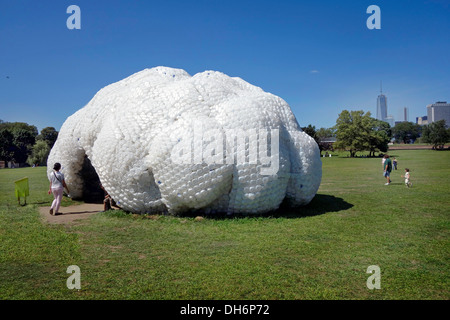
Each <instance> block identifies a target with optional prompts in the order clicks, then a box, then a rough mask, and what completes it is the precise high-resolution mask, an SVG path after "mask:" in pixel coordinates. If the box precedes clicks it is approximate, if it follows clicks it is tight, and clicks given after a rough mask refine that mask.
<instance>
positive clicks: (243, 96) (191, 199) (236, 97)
mask: <svg viewBox="0 0 450 320" xmlns="http://www.w3.org/2000/svg"><path fill="white" fill-rule="evenodd" d="M85 156H87V157H88V159H89V160H90V161H91V164H92V166H93V167H94V168H95V170H96V172H97V174H98V176H99V178H100V181H101V183H102V185H103V187H104V188H105V189H106V190H107V191H108V193H109V194H110V195H111V197H112V198H113V199H114V200H115V201H116V203H117V204H118V206H120V207H121V208H123V209H124V210H127V211H131V212H134V213H151V212H169V213H172V214H179V213H183V212H187V211H190V210H198V209H199V210H201V211H203V212H205V213H214V212H226V213H228V214H232V213H242V214H258V213H264V212H268V211H271V210H275V209H277V208H278V207H279V205H280V204H281V202H282V201H283V200H284V199H285V200H287V203H289V204H290V205H292V206H299V205H304V204H307V203H308V202H310V201H311V199H312V198H313V197H314V195H315V194H316V192H317V190H318V188H319V184H320V180H321V176H322V163H321V159H320V153H319V148H318V146H317V144H316V142H315V141H314V140H313V139H312V138H311V137H309V136H308V135H307V134H306V133H304V132H302V131H301V129H300V127H299V125H298V123H297V120H296V119H295V116H294V115H293V113H292V111H291V110H290V107H289V105H288V104H287V103H286V102H285V101H284V100H283V99H281V98H279V97H277V96H275V95H273V94H270V93H267V92H264V91H263V90H262V89H260V88H258V87H255V86H253V85H251V84H249V83H247V82H245V81H244V80H242V79H240V78H232V77H229V76H227V75H225V74H223V73H220V72H216V71H205V72H202V73H198V74H196V75H194V76H192V77H191V76H190V75H189V74H188V73H186V72H185V71H184V70H180V69H172V68H167V67H157V68H152V69H146V70H143V71H141V72H138V73H136V74H134V75H132V76H130V77H128V78H126V79H124V80H122V81H119V82H116V83H114V84H111V85H109V86H107V87H105V88H103V89H102V90H100V91H99V92H98V93H97V94H96V95H95V96H94V98H93V99H92V100H91V101H90V102H89V103H88V104H87V105H86V106H85V107H84V108H82V109H80V110H79V111H77V112H76V113H75V114H73V115H72V116H70V117H69V118H68V119H67V120H66V121H65V123H64V124H63V126H62V128H61V130H60V133H59V136H58V139H57V141H56V143H55V145H54V147H53V149H52V150H51V152H50V155H49V158H48V174H50V173H51V171H52V167H53V164H54V163H55V162H59V163H61V164H62V172H63V173H64V175H65V179H66V183H67V185H68V187H69V189H70V191H71V196H72V197H73V198H81V197H82V196H83V180H82V179H83V178H82V176H80V174H79V172H80V170H81V167H82V165H83V161H84V158H85Z"/></svg>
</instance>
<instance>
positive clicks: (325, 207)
mask: <svg viewBox="0 0 450 320" xmlns="http://www.w3.org/2000/svg"><path fill="white" fill-rule="evenodd" d="M352 207H353V204H351V203H348V202H347V201H345V200H344V199H342V198H337V197H335V196H332V195H327V194H316V196H315V197H314V198H313V199H312V200H311V202H310V203H308V204H307V205H306V206H303V207H296V208H292V207H289V206H288V205H287V204H286V203H284V202H283V203H282V204H281V206H280V208H279V209H278V210H275V211H273V212H271V213H270V214H269V215H270V216H272V217H274V218H275V217H283V218H302V217H312V216H317V215H321V214H325V213H330V212H338V211H343V210H348V209H350V208H352Z"/></svg>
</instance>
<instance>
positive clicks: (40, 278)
mask: <svg viewBox="0 0 450 320" xmlns="http://www.w3.org/2000/svg"><path fill="white" fill-rule="evenodd" d="M391 156H396V157H397V159H398V161H399V170H397V171H394V172H393V173H392V178H393V183H392V184H391V185H389V186H385V185H384V182H385V181H384V178H383V176H382V168H381V159H379V158H355V159H351V158H346V157H345V154H342V155H340V156H333V157H331V158H322V160H323V178H322V184H321V186H320V189H319V192H318V194H317V196H316V197H315V198H314V199H313V201H312V202H311V203H310V204H309V205H308V206H306V207H304V208H300V209H297V210H286V209H281V210H280V211H279V212H278V214H277V215H276V216H275V215H273V216H265V217H258V218H252V217H247V218H232V219H211V218H205V219H203V220H202V221H196V220H195V219H194V218H192V217H170V216H137V215H131V214H126V213H124V212H122V211H114V212H110V213H99V214H96V215H94V216H92V217H91V218H89V219H87V220H82V221H81V222H78V223H75V224H72V225H68V226H61V225H49V224H47V223H45V222H43V221H42V220H41V218H40V216H39V213H38V206H43V205H49V204H50V202H51V200H52V199H51V197H50V196H49V195H48V194H47V192H46V191H47V189H48V182H47V181H46V177H45V168H26V169H4V170H0V299H189V300H196V299H215V300H216V299H255V300H257V299H444V300H447V299H449V298H450V294H449V281H448V278H449V276H450V274H449V210H448V208H449V207H450V200H449V191H450V181H449V177H450V166H449V164H450V152H448V151H431V150H414V151H413V150H399V151H392V152H391ZM405 167H408V168H410V169H411V178H412V181H413V183H414V186H413V187H412V188H410V189H408V188H406V187H405V186H404V183H403V179H402V178H401V177H400V175H401V174H403V173H404V171H403V169H404V168H405ZM25 176H28V177H29V179H30V191H31V195H30V197H29V198H28V199H27V203H28V204H27V205H26V206H18V204H17V200H16V199H14V185H13V181H14V180H16V179H19V178H22V177H25ZM73 203H74V202H73V201H72V200H70V199H65V205H69V204H73ZM70 265H77V266H79V267H80V269H81V290H69V289H68V288H67V287H66V280H67V278H68V277H69V274H67V273H66V269H67V267H68V266H70ZM371 265H377V266H379V267H380V270H381V289H379V290H377V289H374V290H370V289H368V288H367V286H366V281H367V278H368V277H369V276H370V274H368V273H366V270H367V268H368V267H369V266H371Z"/></svg>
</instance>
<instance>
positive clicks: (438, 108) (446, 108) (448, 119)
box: [427, 101, 450, 128]
mask: <svg viewBox="0 0 450 320" xmlns="http://www.w3.org/2000/svg"><path fill="white" fill-rule="evenodd" d="M427 116H428V123H433V122H436V121H439V120H445V125H446V126H447V128H448V127H449V126H450V103H447V101H438V102H436V103H433V104H429V105H427Z"/></svg>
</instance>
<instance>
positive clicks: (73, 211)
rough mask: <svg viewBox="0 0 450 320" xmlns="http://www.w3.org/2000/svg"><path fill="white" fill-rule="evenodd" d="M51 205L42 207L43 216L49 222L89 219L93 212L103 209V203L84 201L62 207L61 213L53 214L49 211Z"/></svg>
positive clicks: (66, 222) (64, 222)
mask: <svg viewBox="0 0 450 320" xmlns="http://www.w3.org/2000/svg"><path fill="white" fill-rule="evenodd" d="M49 210H50V207H40V208H39V212H40V214H41V217H42V218H43V219H44V220H45V221H47V222H48V223H54V224H68V223H73V222H74V221H76V220H82V219H87V218H89V217H90V216H92V215H93V214H96V213H98V212H100V211H103V204H95V203H84V204H80V205H75V206H69V207H61V208H60V209H59V211H60V213H62V214H60V215H57V216H53V215H51V214H50V213H49Z"/></svg>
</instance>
